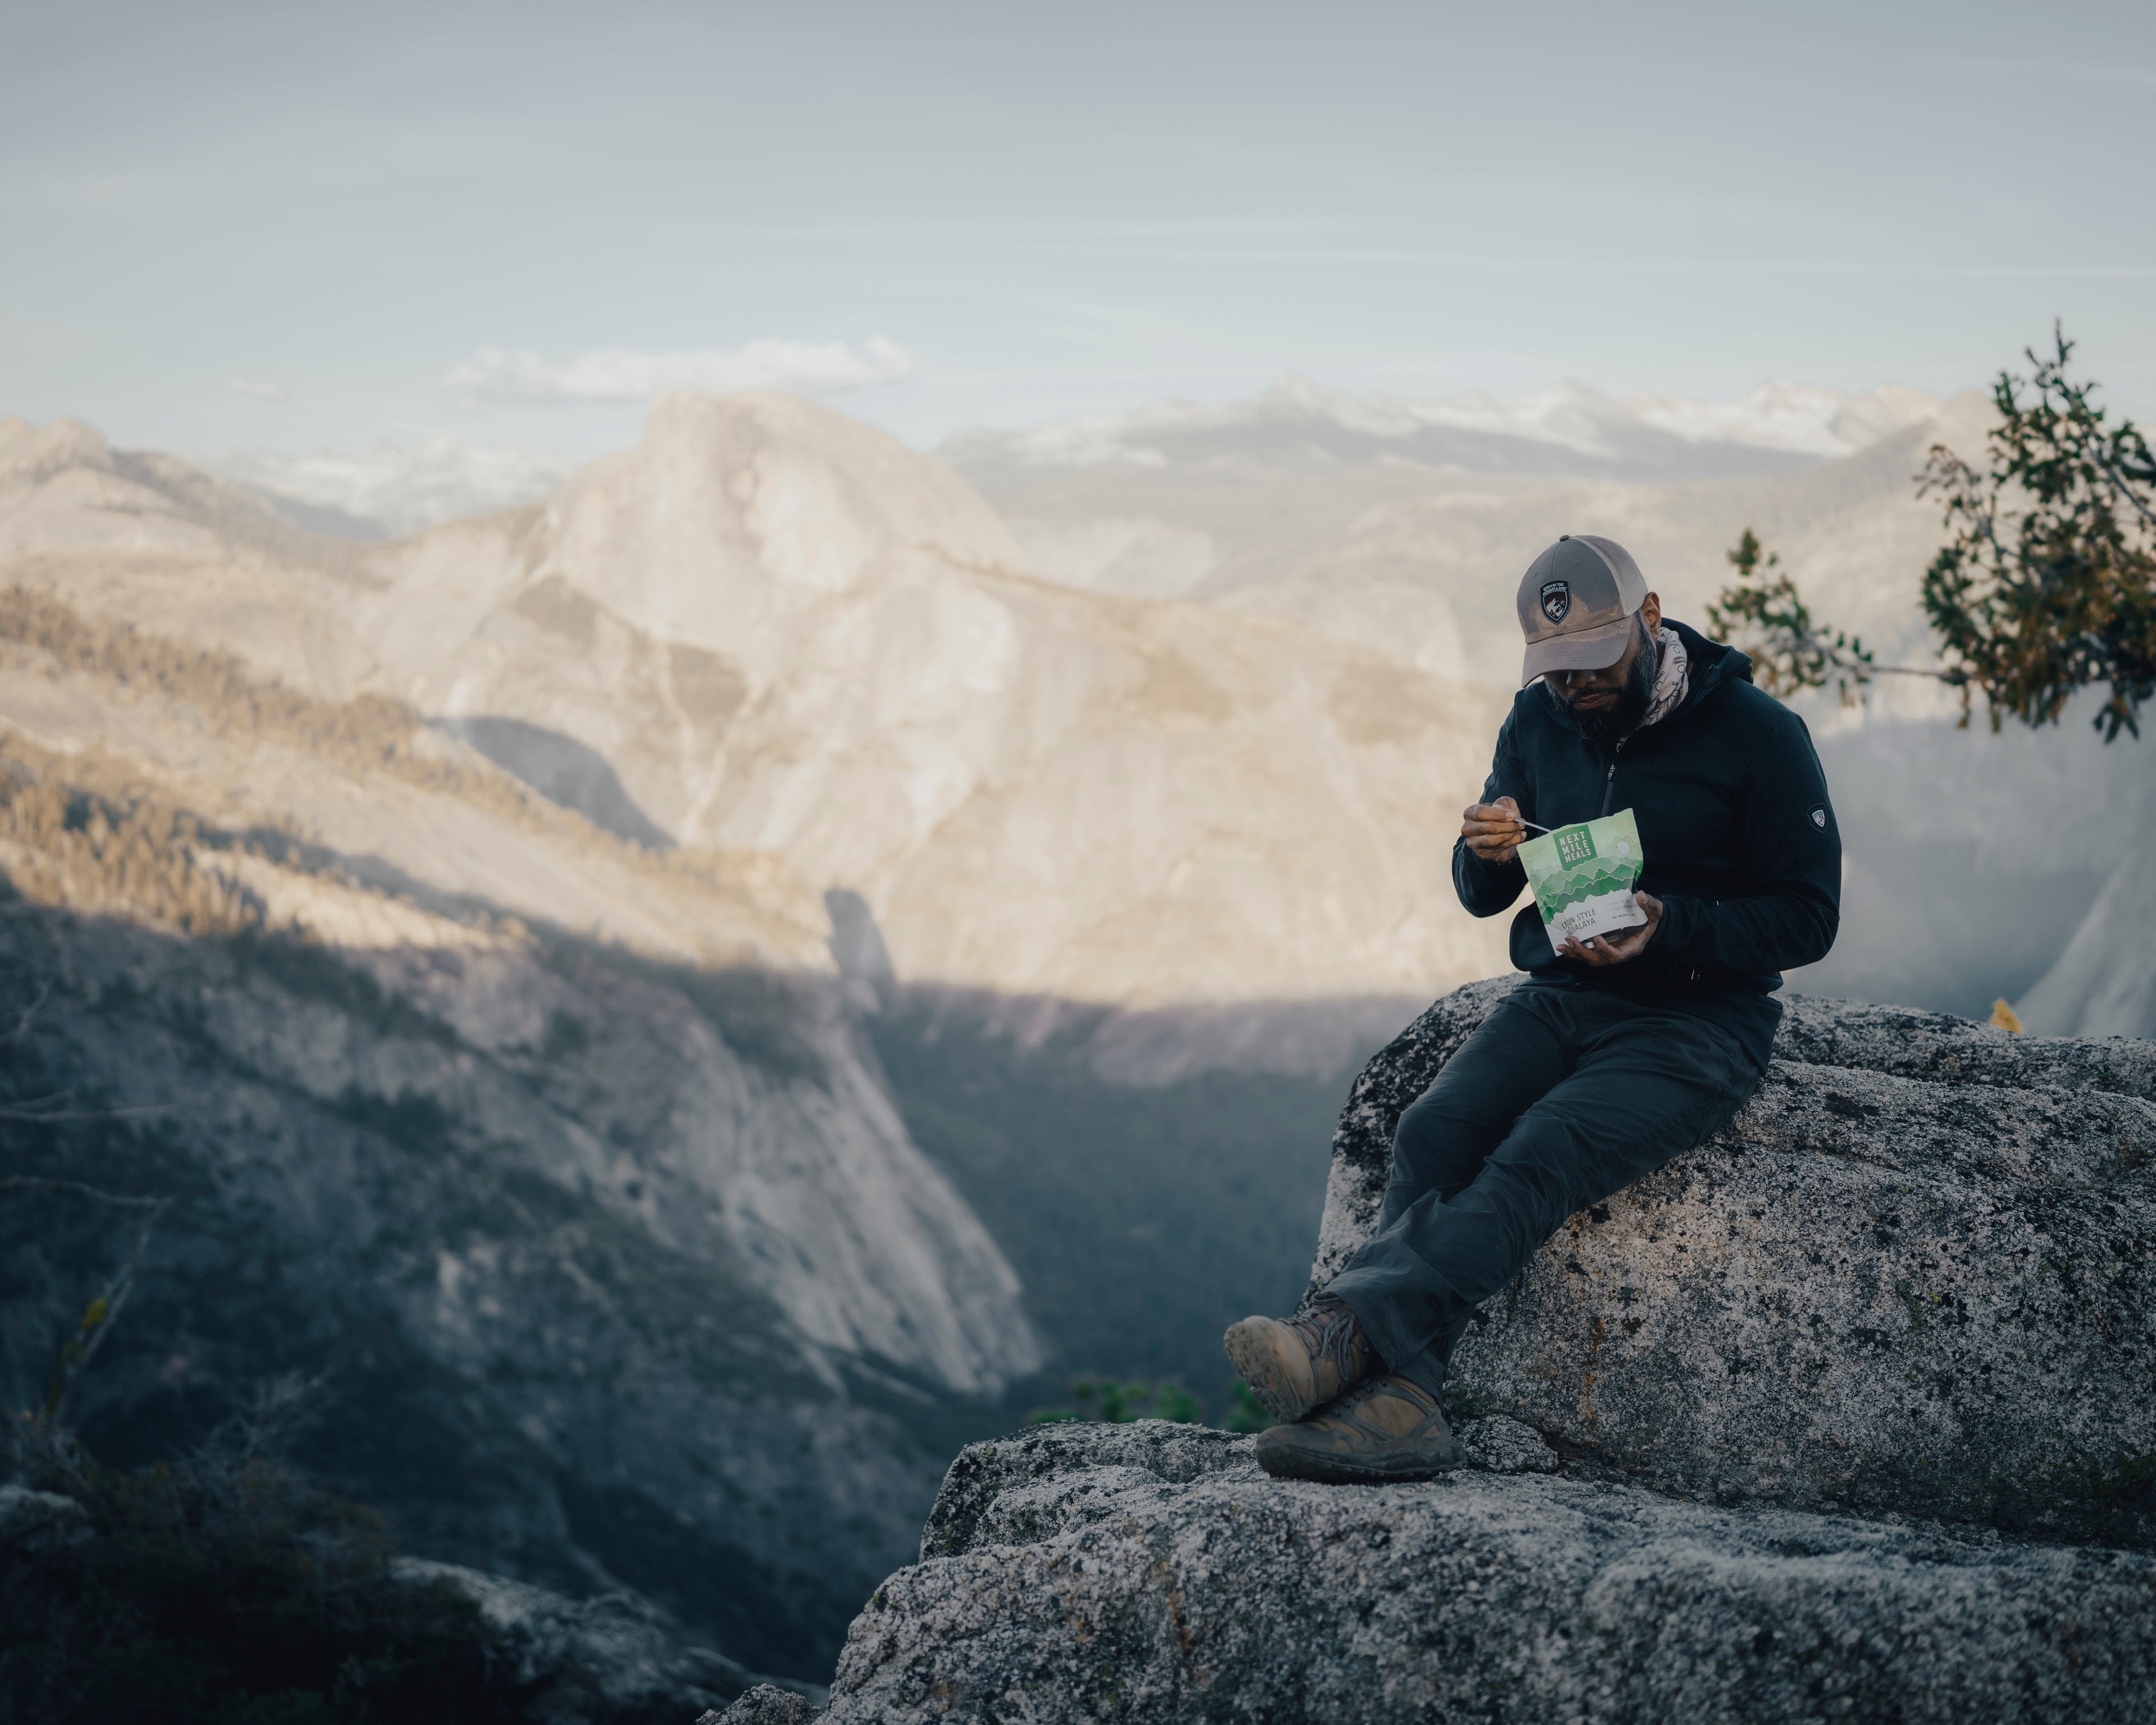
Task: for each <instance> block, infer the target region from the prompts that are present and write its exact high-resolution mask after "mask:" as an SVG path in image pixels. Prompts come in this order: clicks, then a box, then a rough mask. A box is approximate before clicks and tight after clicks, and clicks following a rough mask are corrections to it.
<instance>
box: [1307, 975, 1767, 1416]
mask: <svg viewBox="0 0 2156 1725" xmlns="http://www.w3.org/2000/svg"><path fill="white" fill-rule="evenodd" d="M1759 1077H1760V1069H1759V1068H1758V1065H1755V1064H1754V1063H1753V1060H1752V1059H1751V1057H1750V1056H1749V1055H1747V1054H1746V1053H1745V1051H1744V1050H1743V1047H1742V1046H1741V1045H1739V1044H1738V1040H1737V1039H1736V1038H1735V1037H1734V1036H1732V1034H1730V1033H1729V1032H1728V1031H1727V1030H1725V1029H1722V1027H1721V1026H1720V1025H1718V1024H1714V1023H1712V1021H1710V1020H1709V1019H1703V1018H1700V1017H1698V1016H1697V1015H1695V1014H1691V1013H1683V1012H1673V1011H1668V1010H1665V1009H1661V1008H1658V1007H1655V1006H1654V1005H1652V1004H1643V1003H1642V1002H1641V1001H1640V999H1637V998H1636V997H1627V996H1625V995H1620V994H1615V993H1604V992H1602V991H1599V990H1596V989H1592V988H1548V987H1536V986H1533V985H1529V986H1527V987H1523V988H1519V989H1517V990H1515V991H1514V992H1513V993H1511V994H1509V995H1507V997H1506V998H1505V999H1504V1001H1503V1002H1502V1003H1501V1004H1500V1005H1498V1007H1497V1008H1496V1009H1495V1010H1494V1011H1493V1012H1491V1014H1490V1016H1489V1017H1488V1018H1487V1019H1485V1020H1484V1021H1483V1023H1482V1024H1481V1028H1480V1029H1477V1030H1476V1032H1475V1034H1473V1035H1472V1036H1471V1037H1469V1038H1468V1039H1467V1040H1466V1042H1465V1043H1464V1044H1462V1045H1461V1046H1460V1050H1459V1052H1458V1053H1456V1054H1455V1055H1453V1057H1452V1058H1451V1059H1450V1060H1448V1061H1447V1062H1446V1063H1445V1070H1443V1071H1442V1072H1440V1074H1439V1075H1438V1078H1437V1082H1436V1083H1435V1084H1433V1085H1432V1086H1430V1089H1429V1091H1427V1092H1426V1093H1425V1094H1424V1096H1423V1097H1422V1099H1421V1100H1420V1101H1418V1102H1415V1103H1414V1104H1413V1105H1412V1106H1410V1107H1409V1109H1408V1110H1407V1111H1406V1112H1405V1113H1404V1114H1402V1115H1401V1116H1400V1122H1399V1128H1398V1129H1397V1131H1396V1132H1394V1136H1393V1166H1392V1174H1391V1178H1390V1179H1389V1181H1388V1183H1387V1184H1386V1187H1385V1203H1384V1208H1383V1210H1382V1211H1381V1212H1380V1213H1379V1216H1378V1231H1377V1232H1376V1234H1374V1235H1372V1236H1371V1239H1370V1241H1369V1243H1368V1245H1365V1246H1364V1247H1363V1250H1361V1251H1359V1252H1358V1253H1357V1254H1356V1255H1354V1257H1353V1259H1351V1260H1349V1261H1348V1265H1347V1268H1346V1269H1345V1270H1343V1271H1341V1272H1340V1274H1339V1275H1338V1276H1336V1277H1335V1278H1334V1279H1333V1281H1332V1292H1334V1293H1336V1294H1337V1295H1338V1296H1340V1297H1341V1298H1342V1299H1343V1300H1345V1301H1347V1304H1348V1306H1349V1307H1351V1308H1352V1309H1353V1312H1354V1313H1355V1316H1356V1317H1358V1318H1360V1319H1361V1320H1362V1322H1363V1328H1364V1329H1366V1330H1367V1331H1368V1332H1369V1335H1370V1339H1371V1341H1372V1342H1373V1343H1374V1344H1375V1345H1376V1348H1377V1351H1378V1354H1379V1355H1380V1356H1382V1357H1383V1359H1384V1360H1385V1362H1386V1364H1387V1366H1388V1368H1389V1369H1391V1370H1393V1371H1395V1372H1399V1373H1401V1374H1402V1375H1403V1376H1404V1377H1408V1378H1413V1379H1414V1380H1415V1381H1416V1382H1418V1383H1419V1384H1422V1385H1423V1386H1424V1388H1425V1389H1429V1390H1430V1391H1431V1392H1432V1393H1433V1394H1435V1393H1438V1392H1440V1391H1441V1390H1442V1389H1443V1388H1444V1384H1445V1363H1446V1362H1447V1361H1449V1360H1450V1358H1452V1350H1453V1348H1454V1347H1455V1345H1456V1344H1457V1343H1459V1340H1460V1333H1461V1332H1462V1331H1464V1330H1465V1329H1466V1327H1467V1320H1468V1319H1469V1317H1471V1316H1472V1315H1473V1313H1474V1311H1475V1308H1476V1307H1477V1306H1479V1305H1481V1303H1482V1301H1485V1300H1486V1299H1488V1298H1489V1297H1490V1296H1491V1295H1492V1294H1494V1293H1496V1291H1498V1290H1499V1289H1500V1288H1501V1287H1503V1286H1505V1284H1506V1283H1507V1282H1508V1281H1511V1280H1512V1278H1513V1277H1514V1276H1517V1275H1518V1274H1519V1273H1520V1271H1521V1270H1522V1268H1523V1267H1524V1266H1526V1264H1527V1260H1528V1259H1529V1258H1530V1257H1532V1255H1534V1252H1535V1250H1536V1248H1537V1247H1538V1246H1540V1245H1542V1243H1543V1241H1544V1240H1548V1238H1549V1237H1550V1235H1553V1234H1554V1233H1556V1232H1557V1230H1558V1228H1559V1227H1560V1226H1562V1225H1563V1222H1564V1219H1565V1218H1566V1217H1568V1216H1569V1215H1571V1214H1573V1212H1574V1211H1576V1210H1580V1209H1585V1208H1586V1207H1587V1206H1588V1205H1589V1204H1594V1203H1595V1202H1597V1201H1598V1200H1599V1199H1604V1198H1607V1197H1608V1196H1609V1194H1611V1193H1613V1192H1617V1191H1621V1190H1622V1189H1624V1188H1625V1187H1627V1186H1629V1185H1630V1184H1631V1183H1633V1182H1634V1181H1635V1180H1637V1179H1639V1178H1640V1177H1641V1176H1642V1175H1645V1174H1649V1173H1653V1172H1654V1171H1655V1169H1656V1168H1660V1167H1661V1165H1662V1164H1663V1163H1666V1162H1667V1161H1669V1160H1670V1158H1671V1157H1673V1156H1675V1155H1676V1154H1677V1153H1679V1152H1680V1151H1682V1150H1688V1149H1690V1148H1691V1147H1692V1146H1693V1145H1694V1144H1697V1143H1698V1142H1700V1140H1701V1139H1702V1138H1704V1137H1707V1134H1708V1133H1710V1132H1712V1131H1713V1130H1714V1129H1715V1127H1717V1126H1719V1125H1721V1124H1722V1122H1723V1121H1725V1120H1727V1118H1728V1117H1730V1115H1732V1113H1734V1112H1735V1111H1737V1109H1738V1107H1740V1106H1742V1105H1743V1102H1744V1101H1745V1099H1746V1098H1747V1097H1748V1096H1750V1095H1751V1094H1752V1092H1753V1090H1754V1089H1755V1088H1756V1087H1757V1086H1758V1082H1759Z"/></svg>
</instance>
